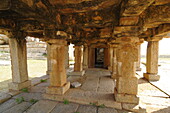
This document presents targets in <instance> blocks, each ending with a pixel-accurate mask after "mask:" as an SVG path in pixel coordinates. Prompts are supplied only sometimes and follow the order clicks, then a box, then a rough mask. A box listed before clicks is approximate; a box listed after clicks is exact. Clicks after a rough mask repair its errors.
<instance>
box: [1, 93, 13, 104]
mask: <svg viewBox="0 0 170 113" xmlns="http://www.w3.org/2000/svg"><path fill="white" fill-rule="evenodd" d="M10 98H11V95H10V94H7V93H0V103H2V102H5V101H6V100H8V99H10Z"/></svg>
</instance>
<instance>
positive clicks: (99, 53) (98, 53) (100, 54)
mask: <svg viewBox="0 0 170 113" xmlns="http://www.w3.org/2000/svg"><path fill="white" fill-rule="evenodd" d="M95 68H104V48H95Z"/></svg>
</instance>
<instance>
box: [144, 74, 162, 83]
mask: <svg viewBox="0 0 170 113" xmlns="http://www.w3.org/2000/svg"><path fill="white" fill-rule="evenodd" d="M143 76H144V77H145V78H146V79H147V80H149V81H158V80H159V79H160V75H157V74H151V73H144V74H143Z"/></svg>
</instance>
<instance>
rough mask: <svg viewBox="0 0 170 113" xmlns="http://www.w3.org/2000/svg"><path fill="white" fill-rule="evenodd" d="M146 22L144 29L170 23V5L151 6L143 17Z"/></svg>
mask: <svg viewBox="0 0 170 113" xmlns="http://www.w3.org/2000/svg"><path fill="white" fill-rule="evenodd" d="M141 17H142V18H143V20H144V28H145V29H147V28H153V27H157V26H159V25H160V24H164V23H170V7H169V4H165V5H159V6H151V7H149V8H148V9H147V10H146V11H145V12H144V14H142V15H141Z"/></svg>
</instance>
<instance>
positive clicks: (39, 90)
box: [30, 86, 46, 93]
mask: <svg viewBox="0 0 170 113" xmlns="http://www.w3.org/2000/svg"><path fill="white" fill-rule="evenodd" d="M45 91H46V90H45V87H39V86H34V87H32V88H31V90H30V92H35V93H45Z"/></svg>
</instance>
